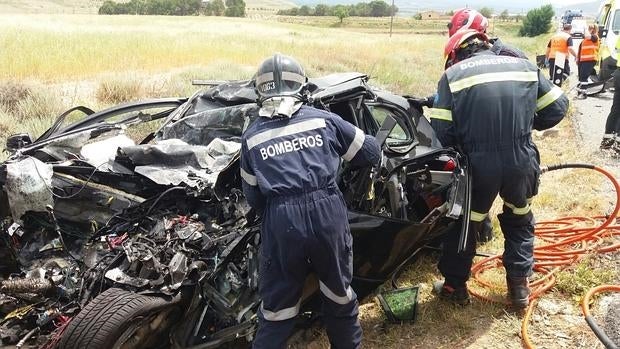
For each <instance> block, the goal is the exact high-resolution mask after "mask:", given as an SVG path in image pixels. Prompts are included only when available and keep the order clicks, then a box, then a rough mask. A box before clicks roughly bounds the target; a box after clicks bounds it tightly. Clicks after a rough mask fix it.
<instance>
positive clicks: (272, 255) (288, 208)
mask: <svg viewBox="0 0 620 349" xmlns="http://www.w3.org/2000/svg"><path fill="white" fill-rule="evenodd" d="M340 158H342V159H344V160H346V161H350V162H351V163H352V165H354V166H370V165H373V164H376V163H377V162H378V161H379V159H380V148H379V146H378V145H377V142H376V140H375V139H374V137H372V136H367V135H364V133H363V131H362V130H360V129H358V128H357V127H355V126H353V125H352V124H350V123H347V122H346V121H344V120H342V119H341V118H340V117H339V116H337V115H335V114H332V113H329V112H326V111H322V110H319V109H315V108H312V107H307V106H302V107H301V108H300V109H299V110H298V111H297V112H296V113H295V114H293V116H292V117H291V118H287V117H275V118H273V119H272V118H267V117H261V118H259V119H258V120H256V121H255V122H254V123H253V124H252V125H250V126H249V127H248V129H247V130H246V131H245V132H244V134H243V137H242V153H241V176H242V178H243V181H242V182H243V191H244V193H245V195H246V198H247V200H248V203H249V204H250V206H252V207H254V208H256V209H257V210H258V211H259V212H262V219H263V220H262V227H261V254H260V268H259V272H260V276H259V294H260V297H261V299H262V305H261V309H260V312H259V327H258V333H257V334H256V338H255V340H254V343H253V347H254V348H283V347H285V345H286V340H287V338H288V336H289V335H290V333H291V331H292V329H293V327H294V323H295V322H294V318H295V316H296V315H297V314H298V312H299V307H300V301H301V296H302V289H303V286H304V282H305V280H306V277H307V276H308V273H309V272H310V271H314V272H315V273H316V274H317V276H318V278H319V287H320V291H321V294H322V298H323V310H324V315H325V319H324V320H325V324H326V327H327V334H328V336H329V339H330V342H331V344H332V347H333V348H357V347H359V345H360V342H361V339H362V330H361V327H360V325H359V321H358V320H357V314H358V309H357V297H356V295H355V292H354V291H353V289H352V288H351V286H350V284H351V279H352V269H353V260H352V257H353V251H352V237H351V233H350V231H349V223H348V220H347V208H346V206H345V202H344V199H343V197H342V193H341V192H340V190H339V189H338V187H337V185H336V172H337V169H338V167H339V165H340Z"/></svg>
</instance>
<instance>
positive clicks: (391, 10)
mask: <svg viewBox="0 0 620 349" xmlns="http://www.w3.org/2000/svg"><path fill="white" fill-rule="evenodd" d="M390 14H391V15H392V16H391V17H390V37H392V24H394V0H392V8H391V9H390Z"/></svg>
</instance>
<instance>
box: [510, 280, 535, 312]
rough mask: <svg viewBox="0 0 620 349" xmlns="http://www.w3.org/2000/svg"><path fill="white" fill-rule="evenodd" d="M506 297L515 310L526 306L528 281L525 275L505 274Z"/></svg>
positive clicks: (527, 301)
mask: <svg viewBox="0 0 620 349" xmlns="http://www.w3.org/2000/svg"><path fill="white" fill-rule="evenodd" d="M506 285H507V288H508V299H509V300H510V304H511V305H512V307H513V308H515V310H523V309H525V308H527V306H528V304H529V302H530V287H529V285H530V281H529V280H528V278H527V277H511V276H506Z"/></svg>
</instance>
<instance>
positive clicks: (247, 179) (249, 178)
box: [241, 168, 258, 187]
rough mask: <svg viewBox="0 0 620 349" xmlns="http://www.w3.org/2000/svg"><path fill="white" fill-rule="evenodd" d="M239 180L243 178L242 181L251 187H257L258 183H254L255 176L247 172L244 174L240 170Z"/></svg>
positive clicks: (242, 170)
mask: <svg viewBox="0 0 620 349" xmlns="http://www.w3.org/2000/svg"><path fill="white" fill-rule="evenodd" d="M241 178H243V180H244V181H245V182H246V183H247V184H249V185H251V186H254V187H255V186H257V185H258V181H256V176H253V175H251V174H249V173H247V172H245V170H244V169H243V168H242V169H241Z"/></svg>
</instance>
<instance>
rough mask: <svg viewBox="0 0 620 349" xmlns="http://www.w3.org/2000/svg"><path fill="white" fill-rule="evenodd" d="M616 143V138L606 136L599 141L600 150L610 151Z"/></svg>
mask: <svg viewBox="0 0 620 349" xmlns="http://www.w3.org/2000/svg"><path fill="white" fill-rule="evenodd" d="M615 143H616V137H614V135H613V134H606V135H605V136H603V140H602V141H601V146H600V148H601V150H610V149H612V147H613V146H614V144H615Z"/></svg>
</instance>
